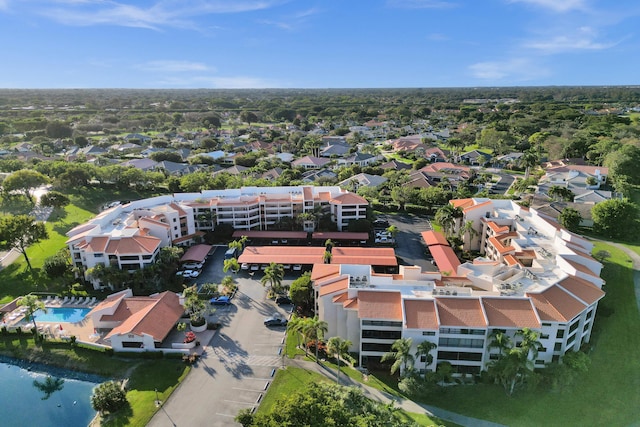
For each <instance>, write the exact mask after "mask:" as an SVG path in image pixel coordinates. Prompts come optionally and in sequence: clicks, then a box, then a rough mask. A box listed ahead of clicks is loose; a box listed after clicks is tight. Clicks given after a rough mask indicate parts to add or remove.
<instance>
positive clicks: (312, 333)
mask: <svg viewBox="0 0 640 427" xmlns="http://www.w3.org/2000/svg"><path fill="white" fill-rule="evenodd" d="M306 329H307V337H308V338H313V339H315V341H316V346H315V347H316V362H317V361H318V347H319V343H320V340H321V339H322V338H324V334H326V333H327V331H328V330H329V324H328V323H327V322H325V321H324V320H320V319H318V316H315V317H311V318H309V320H308V321H307V324H306Z"/></svg>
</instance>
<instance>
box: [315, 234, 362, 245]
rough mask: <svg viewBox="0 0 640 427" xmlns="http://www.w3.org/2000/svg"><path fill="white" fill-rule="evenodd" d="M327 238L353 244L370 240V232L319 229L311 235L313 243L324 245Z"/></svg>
mask: <svg viewBox="0 0 640 427" xmlns="http://www.w3.org/2000/svg"><path fill="white" fill-rule="evenodd" d="M327 239H331V240H334V241H336V242H340V243H346V244H352V245H358V244H366V243H367V241H368V240H369V233H355V232H340V231H329V232H327V231H317V232H315V233H313V234H312V235H311V243H312V244H321V245H324V242H326V241H327Z"/></svg>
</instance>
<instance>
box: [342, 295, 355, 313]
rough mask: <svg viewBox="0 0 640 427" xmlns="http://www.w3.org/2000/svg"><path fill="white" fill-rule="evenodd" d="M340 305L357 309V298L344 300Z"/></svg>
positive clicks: (349, 308)
mask: <svg viewBox="0 0 640 427" xmlns="http://www.w3.org/2000/svg"><path fill="white" fill-rule="evenodd" d="M342 306H343V307H344V308H346V309H347V310H357V309H358V298H351V299H348V300H346V301H345V302H344V303H343V304H342Z"/></svg>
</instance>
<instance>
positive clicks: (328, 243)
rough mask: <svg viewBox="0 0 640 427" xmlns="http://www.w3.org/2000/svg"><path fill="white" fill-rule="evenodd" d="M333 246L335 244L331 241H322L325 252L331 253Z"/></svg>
mask: <svg viewBox="0 0 640 427" xmlns="http://www.w3.org/2000/svg"><path fill="white" fill-rule="evenodd" d="M334 246H335V243H334V242H333V240H331V239H327V240H325V241H324V248H325V249H326V250H327V252H331V249H333V247H334Z"/></svg>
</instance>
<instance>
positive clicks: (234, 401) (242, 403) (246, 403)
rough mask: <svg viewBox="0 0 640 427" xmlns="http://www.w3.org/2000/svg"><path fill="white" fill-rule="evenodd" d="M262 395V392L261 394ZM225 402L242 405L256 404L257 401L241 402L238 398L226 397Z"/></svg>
mask: <svg viewBox="0 0 640 427" xmlns="http://www.w3.org/2000/svg"><path fill="white" fill-rule="evenodd" d="M260 395H261V396H262V394H260ZM223 402H229V403H239V404H241V405H249V406H251V405H255V402H239V401H237V400H228V399H224V400H223Z"/></svg>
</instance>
